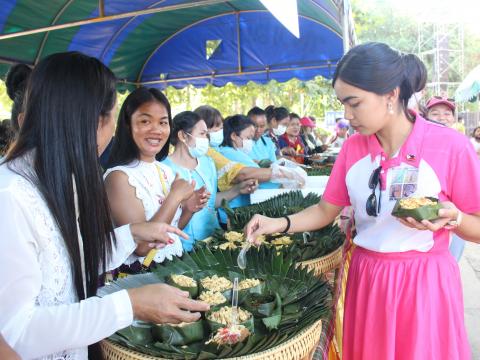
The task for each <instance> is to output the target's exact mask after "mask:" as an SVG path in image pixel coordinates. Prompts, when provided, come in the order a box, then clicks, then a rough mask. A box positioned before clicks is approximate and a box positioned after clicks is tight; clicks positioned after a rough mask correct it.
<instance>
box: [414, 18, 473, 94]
mask: <svg viewBox="0 0 480 360" xmlns="http://www.w3.org/2000/svg"><path fill="white" fill-rule="evenodd" d="M417 53H418V55H419V57H420V58H421V59H422V60H423V62H424V63H425V65H426V66H427V70H428V74H429V77H428V83H427V91H428V92H429V93H431V94H432V95H442V96H449V97H453V94H454V92H455V89H456V88H457V86H458V85H459V84H460V82H461V81H462V79H463V77H464V71H465V64H464V63H465V57H464V26H463V24H462V23H452V22H449V21H448V19H445V18H443V19H441V18H438V19H436V20H434V21H433V22H432V21H428V22H427V21H419V23H418V38H417Z"/></svg>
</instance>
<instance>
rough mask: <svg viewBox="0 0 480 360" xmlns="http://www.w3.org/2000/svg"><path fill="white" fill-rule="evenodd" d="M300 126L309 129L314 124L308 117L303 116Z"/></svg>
mask: <svg viewBox="0 0 480 360" xmlns="http://www.w3.org/2000/svg"><path fill="white" fill-rule="evenodd" d="M300 125H302V126H306V127H311V128H314V127H315V123H314V122H313V121H312V119H310V118H309V117H308V116H305V117H303V118H301V119H300Z"/></svg>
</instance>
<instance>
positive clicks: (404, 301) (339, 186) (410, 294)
mask: <svg viewBox="0 0 480 360" xmlns="http://www.w3.org/2000/svg"><path fill="white" fill-rule="evenodd" d="M426 78H427V73H426V68H425V65H424V64H423V63H422V62H421V61H420V59H418V58H417V57H416V56H415V55H412V54H402V53H400V52H398V51H396V50H394V49H392V48H390V47H389V46H388V45H386V44H381V43H366V44H362V45H359V46H356V47H354V48H352V49H351V50H350V51H349V52H348V53H347V54H346V55H344V57H343V58H342V59H341V60H340V61H339V63H338V65H337V68H336V70H335V74H334V77H333V87H334V90H335V93H336V95H337V97H338V99H339V100H340V101H341V102H342V104H343V105H344V107H345V118H346V119H347V120H349V121H350V124H351V126H352V127H353V128H354V129H355V130H356V132H357V133H356V134H354V135H353V136H351V137H349V138H348V139H347V140H346V141H345V144H344V145H343V147H342V149H341V151H340V154H339V156H338V159H337V161H336V162H335V165H334V167H333V170H332V174H331V176H330V179H329V182H328V184H327V187H326V189H325V192H324V194H323V195H322V199H321V200H320V202H319V204H317V205H314V206H312V207H310V208H308V209H305V210H303V211H301V212H300V213H298V214H295V215H291V216H286V217H283V218H278V219H271V218H267V217H265V216H262V215H255V216H254V217H253V218H252V220H250V222H249V223H248V224H247V226H246V231H245V233H246V236H247V239H248V240H249V241H252V242H254V241H255V239H257V237H258V236H259V235H263V234H270V233H277V232H304V231H313V230H316V229H319V228H322V227H324V226H326V225H327V224H329V223H330V222H332V221H333V220H334V219H335V218H336V217H337V216H338V215H339V214H340V212H341V211H342V209H343V208H344V207H346V206H352V208H353V210H354V212H355V225H356V235H355V238H354V239H353V242H354V243H355V244H356V246H355V248H354V250H353V254H352V260H351V264H350V267H349V270H348V279H347V287H346V294H345V311H344V326H343V330H344V332H343V344H342V345H343V353H342V358H343V359H345V360H350V359H355V360H363V359H364V360H367V359H368V360H370V359H401V360H407V359H408V360H409V359H449V360H463V359H470V358H471V354H470V347H469V344H468V340H467V334H466V331H465V324H464V307H463V298H462V286H461V281H460V272H459V268H458V264H457V263H456V262H455V260H454V259H453V257H452V256H451V255H450V253H449V251H448V245H449V241H450V238H451V235H452V233H455V234H457V235H458V236H460V237H461V238H463V239H465V240H467V241H471V242H475V243H480V163H479V161H478V159H477V156H476V154H475V151H474V149H473V147H472V146H471V144H470V142H469V140H468V139H467V138H466V137H465V136H463V135H462V134H459V133H458V132H456V131H454V130H452V129H449V128H447V127H445V126H442V125H439V124H435V123H432V122H429V121H427V120H425V119H424V118H422V117H421V116H420V115H418V114H416V113H412V112H410V111H409V110H408V108H407V106H408V100H409V99H410V97H411V96H412V94H413V93H414V92H417V91H419V90H421V89H423V88H424V86H425V82H426ZM439 154H442V156H439ZM412 192H413V193H412ZM410 195H413V196H414V197H418V198H422V197H436V198H438V199H439V204H440V206H441V209H440V210H439V211H438V218H437V219H435V220H432V221H428V220H423V221H421V222H419V221H416V220H415V219H413V218H411V217H407V218H406V219H400V218H396V217H394V216H393V215H392V209H393V208H394V206H395V204H396V202H397V200H399V199H402V198H406V197H408V196H410Z"/></svg>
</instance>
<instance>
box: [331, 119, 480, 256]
mask: <svg viewBox="0 0 480 360" xmlns="http://www.w3.org/2000/svg"><path fill="white" fill-rule="evenodd" d="M380 165H381V166H382V171H381V183H382V189H381V191H382V194H381V210H380V214H379V215H378V216H377V217H373V216H369V215H367V212H366V202H367V198H368V197H369V196H370V194H371V193H372V190H371V189H370V188H369V187H368V182H369V179H370V176H371V174H372V172H373V171H374V170H375V169H377V168H378V167H379V166H380ZM379 191H380V190H379V187H377V189H376V190H375V193H376V195H377V201H379ZM408 196H417V197H423V196H432V197H436V198H439V199H440V201H451V202H453V203H454V204H455V205H456V206H457V207H458V208H459V209H460V210H461V211H463V212H465V213H476V212H479V211H480V162H479V160H478V157H477V154H476V153H475V150H474V149H473V146H472V144H471V143H470V141H469V140H468V139H467V138H466V137H465V136H464V135H462V134H460V133H458V132H457V131H455V130H452V129H449V128H447V127H445V126H442V125H437V124H434V123H431V122H429V121H426V120H425V119H423V118H422V117H420V116H418V115H417V116H416V119H415V124H414V126H413V130H412V132H411V133H410V135H409V136H408V138H407V140H406V141H405V143H404V144H403V146H402V147H401V149H400V150H399V152H398V153H397V154H396V156H394V157H392V158H390V159H389V158H388V157H387V155H386V154H385V152H384V151H383V149H382V147H381V145H380V143H379V141H378V139H377V137H376V136H375V135H369V136H365V135H360V134H355V135H353V136H352V137H350V138H349V139H348V140H347V141H346V142H345V144H344V145H343V147H342V150H341V151H340V154H339V156H338V159H337V161H336V162H335V166H334V168H333V171H332V174H331V176H330V179H329V182H328V184H327V188H326V189H325V192H324V194H323V197H322V199H323V200H325V201H327V202H329V203H331V204H334V205H337V206H349V205H352V206H353V208H354V210H355V223H356V228H357V236H356V237H355V239H354V243H355V244H357V245H359V246H361V247H363V248H366V249H368V250H372V251H378V252H405V251H410V250H416V251H421V252H427V251H429V250H430V249H431V248H432V247H433V244H434V241H437V240H442V241H441V243H442V246H441V247H442V248H444V249H446V248H447V247H448V243H449V239H450V231H448V230H445V229H441V230H439V231H437V232H435V233H432V232H430V231H418V230H416V229H411V228H409V227H406V226H404V225H402V224H401V223H400V222H399V221H398V220H397V219H396V218H395V217H393V216H392V215H391V212H392V209H393V207H394V205H395V202H396V200H397V199H399V198H403V197H408ZM443 244H444V245H443Z"/></svg>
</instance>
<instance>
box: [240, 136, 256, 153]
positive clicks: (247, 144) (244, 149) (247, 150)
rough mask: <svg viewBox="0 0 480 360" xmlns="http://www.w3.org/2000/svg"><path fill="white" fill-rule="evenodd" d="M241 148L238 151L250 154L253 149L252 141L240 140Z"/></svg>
mask: <svg viewBox="0 0 480 360" xmlns="http://www.w3.org/2000/svg"><path fill="white" fill-rule="evenodd" d="M242 145H243V146H242V147H241V148H239V149H238V150H240V151H242V152H244V153H245V154H247V155H248V154H250V152H251V151H252V149H253V140H252V139H242Z"/></svg>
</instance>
